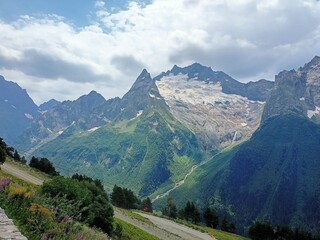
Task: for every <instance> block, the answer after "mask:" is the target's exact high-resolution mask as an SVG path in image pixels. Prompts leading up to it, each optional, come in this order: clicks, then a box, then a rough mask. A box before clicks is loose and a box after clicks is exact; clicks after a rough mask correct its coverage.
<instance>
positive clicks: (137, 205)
mask: <svg viewBox="0 0 320 240" xmlns="http://www.w3.org/2000/svg"><path fill="white" fill-rule="evenodd" d="M111 202H112V204H113V205H114V206H116V207H119V208H123V209H138V210H143V211H145V212H152V203H151V200H150V198H148V197H147V198H146V199H143V200H142V201H141V199H139V198H138V197H137V196H136V195H135V194H134V193H133V191H132V190H130V189H127V188H122V187H119V186H117V185H114V187H113V190H112V193H111Z"/></svg>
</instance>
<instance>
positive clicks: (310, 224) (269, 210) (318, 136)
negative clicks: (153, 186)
mask: <svg viewBox="0 0 320 240" xmlns="http://www.w3.org/2000/svg"><path fill="white" fill-rule="evenodd" d="M318 60H319V59H318V58H317V57H316V58H314V59H313V60H312V61H311V62H310V63H308V64H306V65H305V66H304V67H303V68H299V70H297V71H295V70H291V71H285V72H282V73H280V74H279V75H278V76H277V77H276V86H275V88H274V89H273V90H272V93H271V96H270V98H269V99H268V100H267V103H266V107H265V110H264V113H263V117H264V118H263V122H262V123H261V126H260V127H259V128H258V129H257V130H256V131H255V133H254V134H253V135H252V137H251V138H250V140H248V141H246V142H244V143H242V144H241V145H238V146H236V147H234V148H232V149H229V150H228V151H227V150H226V151H223V152H222V153H221V154H218V155H217V156H216V157H215V158H213V159H212V160H211V161H210V162H208V163H207V164H205V165H203V166H201V167H199V168H198V169H197V170H196V171H195V173H194V174H193V175H192V176H191V177H190V178H189V179H188V181H186V183H185V184H184V185H183V186H182V187H181V188H178V189H176V190H175V191H173V192H172V195H173V197H174V198H177V199H178V201H179V202H180V203H182V204H183V201H184V198H185V197H186V196H189V197H190V196H191V199H192V200H194V201H196V202H197V203H199V204H200V205H202V206H205V205H211V206H214V207H215V208H217V209H218V210H219V211H220V212H223V213H228V214H229V215H230V216H231V217H232V218H233V219H234V220H235V221H236V223H237V226H238V230H239V231H240V232H243V233H244V232H246V228H247V227H248V226H249V225H250V224H251V223H252V222H253V221H254V220H256V219H260V220H261V219H264V220H267V221H270V222H271V223H273V224H279V225H282V224H288V225H290V226H291V227H299V228H305V229H307V230H309V231H311V232H313V233H314V234H320V229H319V226H320V225H319V219H320V208H319V204H318V203H319V200H320V187H319V186H320V125H319V124H317V121H315V119H314V118H313V117H310V115H309V114H308V111H310V108H311V107H317V99H318V98H317V96H318V94H319V92H318V91H317V87H318V84H319V83H320V72H319V71H318V69H319V68H318V66H319V61H318ZM311 80H312V81H311ZM306 89H308V90H306ZM310 93H313V94H310ZM308 94H309V95H310V96H309V95H308ZM308 96H309V97H308ZM311 96H312V97H311ZM306 102H309V103H308V104H307V103H306ZM310 103H312V104H313V105H312V104H311V105H310ZM309 113H310V112H309ZM159 204H160V203H159Z"/></svg>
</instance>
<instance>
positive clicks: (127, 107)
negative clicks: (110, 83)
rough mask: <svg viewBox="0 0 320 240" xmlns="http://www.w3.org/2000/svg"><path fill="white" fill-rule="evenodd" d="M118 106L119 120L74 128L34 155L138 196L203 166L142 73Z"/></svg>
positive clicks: (66, 171)
mask: <svg viewBox="0 0 320 240" xmlns="http://www.w3.org/2000/svg"><path fill="white" fill-rule="evenodd" d="M116 104H117V106H118V108H119V109H117V108H116V107H115V108H114V111H113V112H114V113H115V112H118V114H117V115H113V117H114V118H115V119H118V120H115V121H111V122H109V123H105V124H104V125H102V126H99V127H95V128H92V129H85V128H83V127H82V125H81V123H79V122H75V123H74V124H73V125H72V126H70V127H69V128H68V129H66V130H65V131H64V132H63V133H62V134H61V135H60V136H58V137H57V138H56V139H54V140H53V141H50V142H48V143H47V144H45V145H43V146H41V147H40V148H39V149H38V150H36V151H35V152H34V154H35V155H37V156H46V157H48V158H49V159H50V160H52V161H53V162H54V164H55V166H56V167H57V168H58V170H59V171H61V172H62V173H63V174H66V175H69V174H72V173H75V172H79V173H85V174H87V175H89V176H93V177H95V178H99V179H101V180H102V181H103V183H104V184H105V185H106V186H107V187H109V188H112V187H113V184H115V183H117V184H118V185H123V186H126V187H130V188H132V189H134V190H135V191H136V192H138V193H139V195H141V196H146V195H148V194H150V193H152V192H154V191H155V190H156V189H157V188H159V187H160V186H162V187H163V186H166V185H170V184H173V182H174V181H175V180H176V178H179V177H181V176H182V175H183V174H184V173H186V172H187V171H188V169H189V168H191V166H192V165H194V164H195V163H197V162H200V161H201V160H202V154H201V153H200V150H199V146H198V143H197V139H196V137H195V136H194V134H193V133H192V132H190V131H189V130H188V129H187V128H185V127H184V126H183V125H182V124H181V123H180V122H178V121H177V120H176V119H175V118H174V117H173V116H172V115H171V113H170V112H169V108H168V106H167V105H166V103H165V101H164V100H163V98H162V97H161V96H160V95H159V92H158V90H157V88H156V85H155V83H154V82H153V81H152V79H151V76H150V74H149V73H147V72H146V71H143V72H142V74H141V75H140V76H139V77H138V79H137V81H136V82H135V84H134V85H133V87H132V88H131V90H130V91H129V92H128V93H127V94H126V95H125V96H124V98H123V99H120V100H117V102H116ZM96 110H97V109H96ZM109 116H112V114H110V115H109ZM57 149H59V151H57Z"/></svg>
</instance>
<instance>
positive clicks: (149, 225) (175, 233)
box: [1, 163, 216, 240]
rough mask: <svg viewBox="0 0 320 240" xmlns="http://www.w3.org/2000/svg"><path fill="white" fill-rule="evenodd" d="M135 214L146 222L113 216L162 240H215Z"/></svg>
mask: <svg viewBox="0 0 320 240" xmlns="http://www.w3.org/2000/svg"><path fill="white" fill-rule="evenodd" d="M1 170H2V171H4V172H7V173H9V174H11V175H13V176H15V177H18V178H20V179H22V180H25V181H28V182H30V183H33V184H36V185H42V184H43V180H41V179H39V178H37V177H34V176H32V175H30V174H29V173H27V172H25V171H23V170H20V169H19V168H17V167H15V166H13V165H11V164H8V163H4V164H3V165H1ZM137 214H139V215H141V216H142V217H144V218H146V221H141V220H138V219H135V218H133V217H131V216H129V215H128V214H126V213H125V212H124V211H121V209H117V208H114V215H115V217H116V218H118V219H120V220H122V221H125V222H127V223H129V224H132V225H134V226H136V227H138V228H140V229H142V230H143V231H145V232H148V233H150V234H151V235H154V236H157V237H158V238H160V239H163V240H168V239H170V240H216V239H215V238H213V237H211V236H209V235H208V234H206V233H202V232H199V231H197V230H194V229H192V228H189V227H186V226H184V225H181V224H178V223H176V222H173V221H171V220H168V219H164V218H160V217H156V216H152V215H148V214H144V213H139V212H137ZM147 219H148V220H149V221H148V220H147Z"/></svg>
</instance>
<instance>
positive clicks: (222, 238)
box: [175, 219, 248, 240]
mask: <svg viewBox="0 0 320 240" xmlns="http://www.w3.org/2000/svg"><path fill="white" fill-rule="evenodd" d="M175 221H176V222H177V223H180V224H182V225H185V226H187V227H190V228H193V229H195V230H198V231H200V232H204V233H208V234H209V235H210V236H212V237H215V238H216V239H218V240H248V238H245V237H243V236H239V235H237V234H233V233H229V232H224V231H221V230H218V229H213V228H209V227H205V226H200V225H195V224H192V223H190V222H188V221H185V220H182V219H175Z"/></svg>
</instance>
